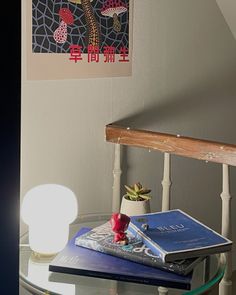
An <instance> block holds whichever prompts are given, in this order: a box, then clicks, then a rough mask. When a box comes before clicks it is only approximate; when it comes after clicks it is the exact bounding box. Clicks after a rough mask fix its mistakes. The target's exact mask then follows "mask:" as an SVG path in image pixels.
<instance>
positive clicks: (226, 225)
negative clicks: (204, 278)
mask: <svg viewBox="0 0 236 295" xmlns="http://www.w3.org/2000/svg"><path fill="white" fill-rule="evenodd" d="M222 166H223V175H222V177H223V179H222V180H223V185H222V186H223V189H222V193H221V195H220V196H221V199H222V235H223V236H225V237H226V238H229V239H230V238H231V232H232V228H231V227H232V225H231V196H230V192H229V166H228V165H227V164H223V165H222ZM222 259H224V260H226V270H225V274H224V277H223V279H222V281H221V282H220V287H219V294H220V295H231V294H232V281H231V278H232V252H227V253H223V254H222Z"/></svg>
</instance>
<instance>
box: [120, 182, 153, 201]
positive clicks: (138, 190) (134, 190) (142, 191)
mask: <svg viewBox="0 0 236 295" xmlns="http://www.w3.org/2000/svg"><path fill="white" fill-rule="evenodd" d="M125 188H126V194H125V196H124V197H125V198H126V199H128V200H130V201H144V200H150V199H151V196H150V195H149V193H150V192H151V190H150V189H147V188H144V187H143V186H142V184H141V183H140V182H137V183H135V184H133V185H132V186H130V185H125Z"/></svg>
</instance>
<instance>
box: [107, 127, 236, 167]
mask: <svg viewBox="0 0 236 295" xmlns="http://www.w3.org/2000/svg"><path fill="white" fill-rule="evenodd" d="M106 141H109V142H113V143H118V144H122V145H129V146H136V147H141V148H146V149H151V150H157V151H161V152H167V153H171V154H175V155H179V156H184V157H190V158H194V159H198V160H204V161H209V162H216V163H223V164H228V165H231V166H236V145H233V144H226V143H221V142H215V141H209V140H202V139H196V138H191V137H184V136H180V135H173V134H168V133H160V132H154V131H148V130H137V129H131V128H125V127H121V126H117V125H113V124H109V125H107V126H106Z"/></svg>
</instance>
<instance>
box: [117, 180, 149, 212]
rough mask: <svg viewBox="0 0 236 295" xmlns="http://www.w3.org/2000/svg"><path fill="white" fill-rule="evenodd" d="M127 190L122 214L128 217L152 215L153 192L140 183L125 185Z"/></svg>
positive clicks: (122, 203) (123, 200)
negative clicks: (151, 193) (151, 201)
mask: <svg viewBox="0 0 236 295" xmlns="http://www.w3.org/2000/svg"><path fill="white" fill-rule="evenodd" d="M125 188H126V194H125V195H124V196H123V198H122V202H121V209H120V212H121V213H123V214H126V215H128V216H133V215H141V214H145V213H150V199H151V195H150V192H151V190H150V189H147V188H145V187H143V186H142V184H141V183H140V182H138V183H134V184H133V185H131V186H130V185H125Z"/></svg>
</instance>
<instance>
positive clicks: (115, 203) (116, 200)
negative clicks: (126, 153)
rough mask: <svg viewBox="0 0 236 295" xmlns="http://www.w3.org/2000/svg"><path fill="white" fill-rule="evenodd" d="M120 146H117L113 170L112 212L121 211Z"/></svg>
mask: <svg viewBox="0 0 236 295" xmlns="http://www.w3.org/2000/svg"><path fill="white" fill-rule="evenodd" d="M120 160H121V156H120V145H119V144H115V159H114V168H113V187H112V191H113V195H112V212H119V211H120V176H121V173H122V170H121V168H120Z"/></svg>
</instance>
